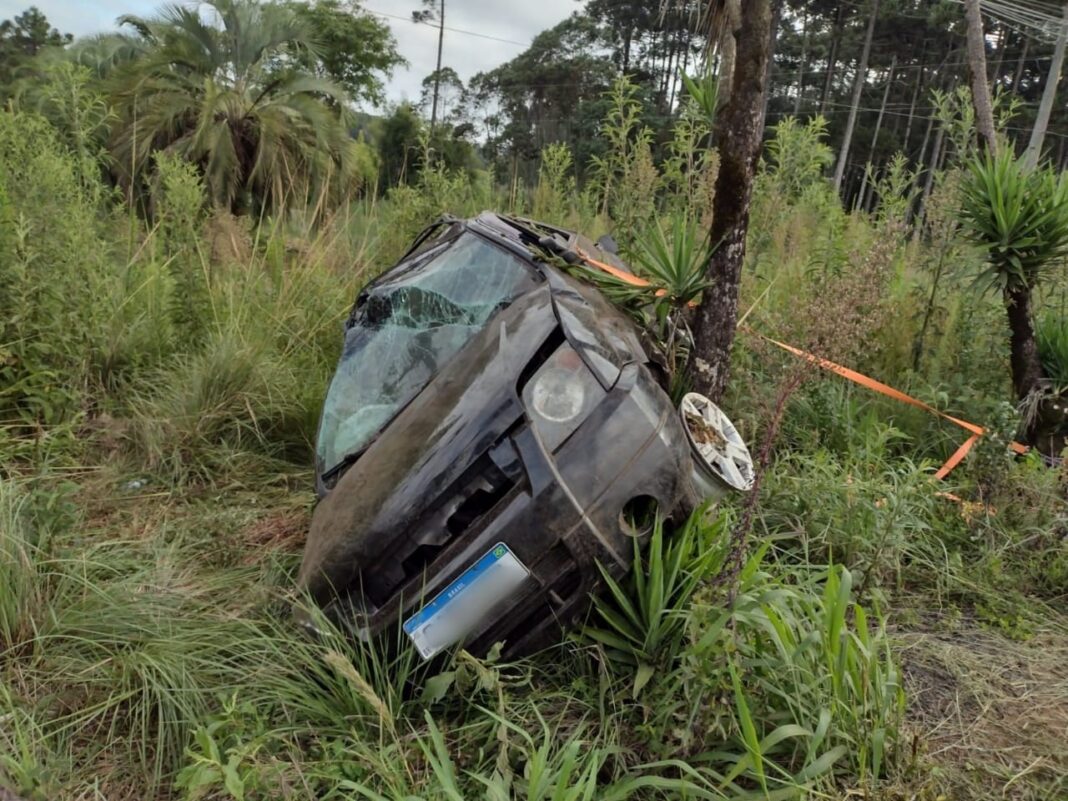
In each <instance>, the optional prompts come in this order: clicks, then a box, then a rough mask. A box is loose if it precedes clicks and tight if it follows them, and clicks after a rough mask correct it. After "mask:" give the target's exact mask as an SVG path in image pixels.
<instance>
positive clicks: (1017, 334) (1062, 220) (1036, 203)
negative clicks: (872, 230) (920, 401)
mask: <svg viewBox="0 0 1068 801" xmlns="http://www.w3.org/2000/svg"><path fill="white" fill-rule="evenodd" d="M961 196H962V205H961V211H960V216H961V222H962V225H963V230H964V233H965V235H966V236H967V237H968V238H969V239H970V240H971V241H973V242H975V243H976V244H978V245H980V246H981V247H982V248H983V249H984V250H985V252H986V260H985V268H984V269H983V271H982V272H981V273H980V275H979V279H978V280H979V281H980V282H983V283H985V284H986V285H987V286H988V287H990V288H992V289H996V290H998V291H1000V292H1001V293H1002V296H1003V298H1004V301H1005V308H1006V311H1007V313H1008V318H1009V328H1010V330H1011V337H1010V344H1011V351H1012V377H1013V385H1014V387H1015V389H1016V394H1017V397H1019V398H1020V399H1023V398H1025V397H1027V396H1028V395H1030V394H1032V393H1034V392H1037V391H1038V390H1040V389H1041V386H1042V383H1043V379H1044V377H1045V376H1044V371H1043V368H1042V362H1041V361H1040V359H1039V356H1038V347H1037V345H1036V343H1035V332H1034V322H1033V319H1032V312H1031V293H1032V292H1033V290H1034V289H1035V287H1036V286H1038V284H1039V283H1040V282H1042V281H1043V280H1045V279H1046V278H1048V277H1049V276H1051V275H1052V274H1053V273H1054V272H1055V271H1056V270H1058V269H1060V265H1061V264H1062V261H1061V260H1062V259H1063V258H1064V257H1065V256H1066V255H1068V181H1066V180H1065V179H1064V177H1063V176H1062V175H1058V174H1057V173H1055V172H1054V171H1053V170H1052V169H1050V168H1044V169H1038V170H1030V169H1028V168H1027V167H1026V166H1025V165H1024V164H1023V163H1022V162H1021V161H1019V160H1017V159H1016V157H1015V155H1014V154H1013V153H1012V152H1011V151H1010V150H1009V149H1007V148H1003V149H1002V151H1001V152H1000V153H999V154H997V155H992V154H990V153H987V154H984V155H983V156H980V157H978V158H976V159H974V160H973V161H972V164H971V166H970V168H969V170H968V173H967V175H966V176H965V179H964V182H963V184H962V187H961Z"/></svg>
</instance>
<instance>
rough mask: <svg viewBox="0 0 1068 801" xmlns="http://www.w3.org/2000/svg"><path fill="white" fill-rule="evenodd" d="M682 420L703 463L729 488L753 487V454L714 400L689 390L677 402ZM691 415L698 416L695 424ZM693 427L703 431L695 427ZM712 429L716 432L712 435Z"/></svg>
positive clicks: (748, 488) (741, 489)
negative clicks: (751, 454) (697, 421)
mask: <svg viewBox="0 0 1068 801" xmlns="http://www.w3.org/2000/svg"><path fill="white" fill-rule="evenodd" d="M679 411H681V412H682V424H683V427H684V428H685V429H686V435H687V436H688V437H689V439H690V446H691V448H692V449H693V451H694V453H695V455H697V456H699V457H700V459H701V461H702V462H704V464H705V466H707V467H708V469H709V470H711V471H712V473H713V474H715V476H716V477H717V478H718V479H719V480H720V481H722V482H723V483H724V484H726V485H727V486H728V487H730V488H731V489H735V490H738V491H740V492H745V491H747V490H750V489H752V488H753V478H754V471H753V457H752V456H750V455H749V448H748V447H746V444H745V441H744V440H743V439H742V437H741V435H740V434H739V433H738V429H736V428H735V427H734V424H733V423H732V422H731V421H730V419H729V418H728V417H727V415H725V414H724V413H723V410H722V409H720V408H719V407H718V406H716V404H714V403H713V402H712V401H710V400H709V399H708V398H706V397H705V396H704V395H701V394H699V393H697V392H690V393H687V395H686V396H685V397H684V398H683V399H682V403H681V404H680V405H679ZM691 416H693V418H697V419H700V420H701V421H702V422H701V424H695V422H694V420H691ZM696 427H700V428H702V429H704V431H695V430H694V429H695V428H696ZM709 432H714V433H715V435H716V436H711V435H710V434H709Z"/></svg>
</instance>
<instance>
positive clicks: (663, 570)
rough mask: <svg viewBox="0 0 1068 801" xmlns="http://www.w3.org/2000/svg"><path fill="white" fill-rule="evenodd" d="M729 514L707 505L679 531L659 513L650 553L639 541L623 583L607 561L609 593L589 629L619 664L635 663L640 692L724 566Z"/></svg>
mask: <svg viewBox="0 0 1068 801" xmlns="http://www.w3.org/2000/svg"><path fill="white" fill-rule="evenodd" d="M726 543H727V537H726V517H725V516H722V515H721V516H719V517H717V518H716V519H715V520H708V519H707V518H706V515H705V513H704V512H703V511H698V512H695V513H694V514H693V515H691V517H690V519H689V520H688V521H687V523H686V525H685V526H683V528H682V530H681V531H678V532H676V533H675V534H674V536H665V532H664V520H663V518H661V517H660V516H659V515H657V517H656V520H655V521H654V523H653V533H652V537H651V538H650V540H649V546H648V549H647V550H646V551H645V553H644V556H643V552H642V548H641V547H640V545H639V543H638V540H637V539H635V541H634V569H633V571H632V572H631V574H630V578H629V579H628V583H626V584H621V583H620V582H618V581H616V580H615V579H614V578H613V577H612V575H611V574H610V573H609V572H608V571H607V570H606V569H605V568H604V567H601V574H602V577H603V579H604V583H605V585H606V587H607V588H608V594H607V596H606V597H604V598H596V597H595V598H594V612H595V615H596V617H597V618H599V619H600V625H598V626H587V627H585V628H584V629H583V633H584V635H585V636H586V637H587V638H588V639H590V640H591V641H593V642H595V643H597V644H599V645H601V646H602V647H604V648H605V649H606V651H605V653H606V655H607V657H608V658H609V659H610V660H611V661H612V662H615V663H617V664H621V665H626V666H629V667H632V668H634V669H635V674H634V686H633V692H634V695H635V696H637V695H638V694H639V693H640V692H641V691H642V688H643V687H645V685H646V684H648V682H649V679H651V678H652V677H653V673H654V672H655V670H656V668H657V666H658V665H662V664H664V663H665V662H669V661H670V659H671V657H672V656H673V655H674V653H675V651H676V650H677V648H678V643H679V639H680V637H681V636H682V632H683V629H684V628H685V625H686V615H685V609H686V608H687V606H688V604H689V601H690V599H691V598H692V597H693V594H694V592H695V591H696V590H697V587H698V586H699V584H700V583H701V580H702V579H704V578H707V577H708V576H710V575H714V574H715V573H717V572H718V571H719V569H720V568H721V567H722V564H723V560H724V558H725V557H726V553H727V549H726V547H725V545H726Z"/></svg>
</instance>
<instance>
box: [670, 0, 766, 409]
mask: <svg viewBox="0 0 1068 801" xmlns="http://www.w3.org/2000/svg"><path fill="white" fill-rule="evenodd" d="M771 16H772V14H771V0H747V3H746V10H745V14H744V15H743V16H742V20H741V26H740V27H739V28H737V36H736V44H737V47H736V51H735V53H736V62H735V67H734V81H733V85H732V86H731V93H730V100H729V101H728V102H727V105H726V106H725V108H724V109H723V111H722V113H721V115H720V119H719V123H718V125H717V130H716V144H717V147H718V150H719V156H720V167H719V175H718V177H717V179H716V196H715V200H714V201H713V207H712V227H711V230H710V231H709V240H710V242H711V244H712V246H713V248H714V250H713V252H712V256H711V257H710V258H709V261H708V265H707V267H706V274H707V278H708V281H709V284H710V285H709V287H708V289H706V290H705V292H704V294H703V296H702V298H701V305H700V306H698V308H697V314H696V318H695V320H694V340H695V341H694V345H695V354H694V358H693V359H692V360H691V364H690V379H691V381H692V384H693V387H694V389H695V390H696V391H698V392H703V393H705V394H706V395H708V396H709V397H711V398H712V399H714V400H718V399H720V398H721V397H722V396H723V390H724V388H725V387H726V386H727V380H728V378H729V375H730V360H731V346H732V345H733V344H734V333H735V328H736V327H737V324H738V285H739V282H740V280H741V275H742V263H743V261H744V259H745V238H746V233H747V232H748V229H749V209H750V205H751V202H752V197H753V177H754V175H755V173H756V165H757V160H758V159H759V157H760V147H761V143H762V141H763V133H764V129H763V124H762V117H763V109H764V93H765V92H766V90H767V87H766V86H765V84H764V79H765V74H766V69H767V60H768V54H769V52H770V50H771Z"/></svg>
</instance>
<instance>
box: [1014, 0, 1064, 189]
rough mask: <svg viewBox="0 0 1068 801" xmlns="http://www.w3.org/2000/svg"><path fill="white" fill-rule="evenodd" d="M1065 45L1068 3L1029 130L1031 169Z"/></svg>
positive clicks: (1039, 154) (1050, 108) (1027, 161)
mask: <svg viewBox="0 0 1068 801" xmlns="http://www.w3.org/2000/svg"><path fill="white" fill-rule="evenodd" d="M1065 45H1068V2H1066V3H1065V4H1064V19H1063V20H1062V22H1061V30H1060V32H1059V33H1058V34H1057V47H1056V48H1055V49H1054V51H1053V61H1051V62H1050V65H1049V74H1048V75H1047V76H1046V86H1045V87H1044V88H1043V89H1042V103H1041V104H1040V105H1039V107H1038V117H1037V118H1036V119H1035V127H1034V128H1033V129H1031V141H1030V143H1029V144H1028V145H1027V153H1026V155H1025V156H1024V159H1025V162H1024V163H1025V164H1027V166H1028V167H1030V168H1031V169H1034V168H1035V167H1037V166H1038V161H1039V159H1040V158H1042V143H1043V142H1044V141H1045V139H1046V129H1047V128H1048V127H1049V117H1050V114H1051V113H1052V112H1053V101H1054V100H1055V99H1056V97H1057V85H1058V84H1059V83H1060V82H1061V68H1062V67H1063V66H1064V49H1065Z"/></svg>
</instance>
